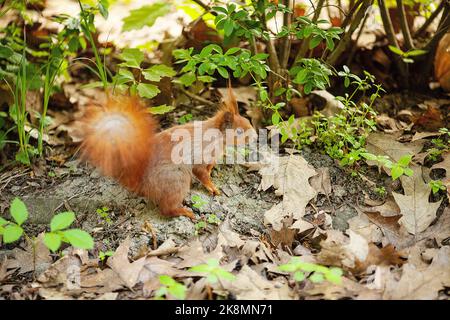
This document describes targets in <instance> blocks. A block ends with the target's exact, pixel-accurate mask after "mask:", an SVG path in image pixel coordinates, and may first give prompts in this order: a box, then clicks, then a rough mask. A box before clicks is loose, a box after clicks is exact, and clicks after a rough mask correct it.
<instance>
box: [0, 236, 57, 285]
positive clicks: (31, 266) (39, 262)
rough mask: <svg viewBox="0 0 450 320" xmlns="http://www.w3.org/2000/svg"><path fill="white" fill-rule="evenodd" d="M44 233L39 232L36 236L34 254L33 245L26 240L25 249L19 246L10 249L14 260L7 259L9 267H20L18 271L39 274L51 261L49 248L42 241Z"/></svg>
mask: <svg viewBox="0 0 450 320" xmlns="http://www.w3.org/2000/svg"><path fill="white" fill-rule="evenodd" d="M43 238H44V233H41V234H39V235H38V237H37V238H36V243H35V248H34V254H33V246H32V245H31V244H30V243H28V242H27V245H26V247H25V250H22V249H21V248H14V249H13V250H12V252H13V257H14V260H12V261H9V266H8V267H9V268H20V271H19V273H25V272H30V271H35V272H36V275H37V276H39V275H40V274H41V273H42V272H44V271H45V270H46V269H47V268H48V267H49V266H50V264H51V263H52V257H51V256H50V250H49V249H48V248H47V246H46V245H45V244H44V242H43Z"/></svg>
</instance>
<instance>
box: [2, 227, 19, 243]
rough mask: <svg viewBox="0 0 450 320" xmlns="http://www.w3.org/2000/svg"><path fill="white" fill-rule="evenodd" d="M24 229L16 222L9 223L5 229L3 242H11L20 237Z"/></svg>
mask: <svg viewBox="0 0 450 320" xmlns="http://www.w3.org/2000/svg"><path fill="white" fill-rule="evenodd" d="M22 234H23V229H22V228H21V227H19V226H18V225H16V224H12V225H8V226H6V227H5V228H4V230H3V243H11V242H14V241H17V240H19V239H20V237H21V236H22Z"/></svg>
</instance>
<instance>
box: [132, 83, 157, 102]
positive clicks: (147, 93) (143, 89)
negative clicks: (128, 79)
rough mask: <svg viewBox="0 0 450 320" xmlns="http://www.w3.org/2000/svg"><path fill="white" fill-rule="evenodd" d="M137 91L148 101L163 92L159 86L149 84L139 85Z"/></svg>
mask: <svg viewBox="0 0 450 320" xmlns="http://www.w3.org/2000/svg"><path fill="white" fill-rule="evenodd" d="M137 91H138V93H139V96H141V97H142V98H148V99H151V98H154V97H156V96H157V95H158V93H160V92H161V91H160V90H159V89H158V87H157V86H155V85H154V84H149V83H139V84H138V85H137Z"/></svg>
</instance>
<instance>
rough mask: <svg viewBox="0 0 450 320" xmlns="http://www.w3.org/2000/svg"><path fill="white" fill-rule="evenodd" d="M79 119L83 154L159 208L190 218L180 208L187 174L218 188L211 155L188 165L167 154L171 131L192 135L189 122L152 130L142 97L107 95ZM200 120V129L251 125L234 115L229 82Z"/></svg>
mask: <svg viewBox="0 0 450 320" xmlns="http://www.w3.org/2000/svg"><path fill="white" fill-rule="evenodd" d="M83 121H84V124H85V132H86V136H85V138H84V140H83V143H82V145H81V155H82V158H83V159H85V160H88V161H89V162H91V163H92V164H93V165H94V166H96V167H98V168H100V169H101V171H102V172H103V174H104V175H106V176H110V177H112V178H114V179H116V180H117V181H119V182H120V183H121V184H122V185H123V186H125V187H127V188H128V189H130V190H131V191H133V192H135V193H137V194H139V195H142V196H145V197H147V198H149V199H150V200H152V201H153V202H154V203H155V204H157V205H158V206H159V209H160V212H161V214H163V215H166V216H180V215H182V216H187V217H189V218H191V219H193V218H194V215H193V213H192V212H191V211H190V210H188V209H186V208H183V200H184V198H185V197H186V195H187V194H188V192H189V190H190V187H191V180H192V176H195V177H197V178H198V180H199V181H200V182H201V183H202V184H203V185H204V186H205V187H206V188H207V189H208V191H210V192H211V193H212V194H218V193H219V191H218V190H217V188H216V187H215V186H214V184H213V182H212V181H211V177H210V174H211V170H212V168H213V166H214V163H215V161H213V162H214V163H201V164H194V165H192V164H175V163H173V162H172V160H171V155H172V148H173V147H174V146H175V145H176V144H177V141H172V133H173V132H174V130H176V129H185V130H187V132H189V134H190V136H191V138H192V139H193V138H194V125H193V124H192V123H187V124H185V125H181V126H175V127H172V128H170V129H167V130H164V131H161V132H159V133H157V132H156V129H157V127H158V125H157V123H156V121H155V120H154V119H153V118H152V117H151V116H150V114H148V113H147V112H146V110H145V107H144V105H143V104H142V102H141V101H140V100H139V99H138V98H135V97H128V96H114V97H111V98H108V100H107V102H106V104H105V106H103V107H92V108H90V110H89V112H88V114H87V115H86V116H85V118H84V119H83ZM201 126H202V127H203V129H205V130H206V129H210V128H217V129H219V130H221V131H224V130H225V129H228V128H242V129H243V130H248V129H251V130H252V129H253V128H252V126H251V124H250V122H249V121H248V120H247V119H245V118H244V117H242V116H240V115H239V112H238V108H237V102H236V98H235V97H234V95H233V92H232V90H231V88H230V90H229V97H228V98H227V99H226V100H225V101H224V103H223V104H222V107H221V109H220V110H219V111H218V112H217V114H216V115H215V116H214V117H212V118H210V119H208V120H206V121H202V122H201ZM207 143H210V142H209V141H202V144H205V145H206V144H207ZM194 152H195V151H194ZM216 156H217V157H218V156H220V155H216Z"/></svg>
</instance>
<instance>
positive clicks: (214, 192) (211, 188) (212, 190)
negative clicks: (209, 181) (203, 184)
mask: <svg viewBox="0 0 450 320" xmlns="http://www.w3.org/2000/svg"><path fill="white" fill-rule="evenodd" d="M207 189H208V191H209V193H210V194H211V195H213V196H219V195H220V191H219V189H217V188H216V186H215V185H210V186H208V187H207Z"/></svg>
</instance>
